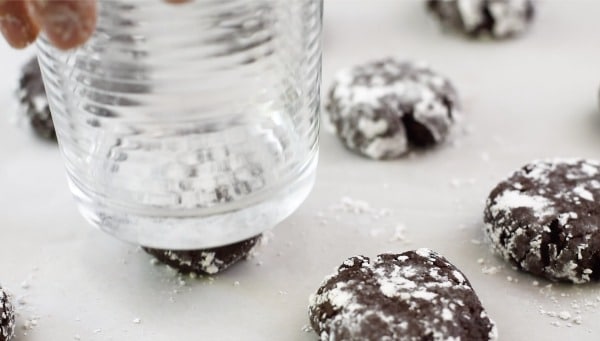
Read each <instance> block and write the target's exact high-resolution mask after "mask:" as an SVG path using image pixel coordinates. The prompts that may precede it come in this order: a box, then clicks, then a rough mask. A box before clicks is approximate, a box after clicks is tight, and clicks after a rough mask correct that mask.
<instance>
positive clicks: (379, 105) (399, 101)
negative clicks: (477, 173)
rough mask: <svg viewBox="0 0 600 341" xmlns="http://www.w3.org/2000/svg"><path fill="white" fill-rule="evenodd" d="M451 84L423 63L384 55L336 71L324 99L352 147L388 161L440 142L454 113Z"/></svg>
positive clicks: (339, 131)
mask: <svg viewBox="0 0 600 341" xmlns="http://www.w3.org/2000/svg"><path fill="white" fill-rule="evenodd" d="M458 106H459V101H458V94H457V91H456V89H455V88H454V86H453V85H452V83H451V82H450V81H449V80H448V79H447V78H445V77H444V76H442V75H440V74H438V73H437V72H435V71H433V70H432V69H431V68H429V67H428V66H427V65H426V64H425V63H413V62H408V61H399V60H396V59H393V58H387V59H383V60H379V61H374V62H371V63H367V64H364V65H359V66H355V67H353V68H350V69H347V70H343V71H341V72H339V73H338V75H337V76H336V78H335V81H334V83H333V85H332V87H331V90H330V91H329V95H328V97H327V99H326V108H327V112H328V113H329V117H330V120H331V122H332V123H333V125H334V126H335V128H336V133H337V135H338V137H339V138H340V139H341V140H342V142H343V143H344V144H345V145H346V146H347V147H348V148H349V149H351V150H354V151H356V152H358V153H360V154H362V155H364V156H367V157H370V158H373V159H391V158H397V157H399V156H402V155H403V154H406V153H407V152H408V151H409V150H411V149H413V148H415V147H416V148H420V147H429V146H432V145H435V144H437V143H439V142H441V141H443V140H444V139H445V138H446V137H447V136H448V135H449V133H450V131H451V127H452V126H453V124H454V123H455V121H456V118H457V115H458Z"/></svg>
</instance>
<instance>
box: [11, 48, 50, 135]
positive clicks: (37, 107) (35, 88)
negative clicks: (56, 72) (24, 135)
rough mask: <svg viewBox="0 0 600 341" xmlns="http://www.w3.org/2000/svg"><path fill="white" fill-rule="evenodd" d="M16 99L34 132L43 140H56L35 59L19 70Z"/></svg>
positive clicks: (40, 73)
mask: <svg viewBox="0 0 600 341" xmlns="http://www.w3.org/2000/svg"><path fill="white" fill-rule="evenodd" d="M21 73H22V75H21V78H20V79H19V88H18V90H17V97H18V100H19V102H20V111H21V112H22V113H23V114H22V115H23V116H26V117H27V119H28V120H29V123H30V124H31V127H32V128H33V130H34V132H35V133H36V134H37V135H38V136H41V137H43V138H46V139H50V140H56V131H55V129H54V123H53V121H52V116H51V115H50V105H49V104H48V98H47V97H46V90H45V89H44V84H43V82H42V71H41V70H40V65H39V64H38V60H37V58H36V57H33V58H31V59H30V60H29V61H28V62H27V64H25V65H24V66H23V69H22V70H21Z"/></svg>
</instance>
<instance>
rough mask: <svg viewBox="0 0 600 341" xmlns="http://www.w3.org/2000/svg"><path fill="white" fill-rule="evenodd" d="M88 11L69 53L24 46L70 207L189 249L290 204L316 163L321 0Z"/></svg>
mask: <svg viewBox="0 0 600 341" xmlns="http://www.w3.org/2000/svg"><path fill="white" fill-rule="evenodd" d="M99 6H100V8H99V18H98V27H97V30H96V33H95V34H94V36H93V37H92V39H91V40H90V41H89V42H88V43H86V44H85V45H84V46H82V47H81V48H78V49H75V50H72V51H67V52H64V51H59V50H57V49H55V48H53V47H52V46H51V45H50V44H49V43H48V41H47V40H46V39H45V38H44V37H41V38H40V40H39V42H38V59H39V61H40V65H41V68H42V73H43V76H44V84H45V86H46V92H47V95H48V99H49V102H50V107H51V111H52V117H53V120H54V123H55V126H56V130H57V135H58V140H59V145H60V148H61V151H62V154H63V157H64V160H65V164H66V169H67V174H68V179H69V185H70V187H71V190H72V192H73V194H74V195H75V198H76V199H77V203H78V206H79V209H80V211H81V212H82V214H83V216H84V217H85V218H86V219H87V220H88V221H89V222H91V224H92V225H94V226H96V227H99V228H100V229H102V230H104V231H106V232H108V233H110V234H113V235H115V236H116V237H118V238H120V239H123V240H126V241H130V242H134V243H137V244H141V245H144V246H149V247H155V248H165V249H199V248H208V247H214V246H220V245H226V244H229V243H233V242H237V241H240V240H243V239H246V238H249V237H252V236H254V235H257V234H260V233H261V232H263V231H264V230H266V229H269V228H272V227H273V226H275V225H276V224H277V223H279V222H280V221H281V220H283V219H284V218H286V217H287V216H289V215H290V214H291V213H292V212H293V211H295V210H296V209H297V208H298V206H299V205H300V204H301V203H302V201H303V200H304V199H305V198H306V196H307V195H308V193H309V192H310V189H311V188H312V185H313V183H314V177H315V168H316V163H317V159H318V131H319V106H320V104H319V87H320V78H321V42H320V40H321V23H322V0H262V1H261V0H229V1H225V0H212V1H210V0H193V1H190V2H188V3H185V4H180V5H170V4H166V3H165V2H164V1H159V0H145V1H134V0H130V1H125V0H114V1H109V0H102V1H100V2H99Z"/></svg>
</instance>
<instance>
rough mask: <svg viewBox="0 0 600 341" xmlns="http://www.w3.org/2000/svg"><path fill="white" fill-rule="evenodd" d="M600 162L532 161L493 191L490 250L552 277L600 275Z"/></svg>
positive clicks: (579, 279)
mask: <svg viewBox="0 0 600 341" xmlns="http://www.w3.org/2000/svg"><path fill="white" fill-rule="evenodd" d="M598 199H600V163H598V162H595V161H589V160H577V159H574V160H551V161H535V162H532V163H530V164H528V165H526V166H524V167H523V168H521V169H520V170H518V171H517V172H515V173H514V174H513V175H511V176H510V177H509V178H508V179H506V180H504V181H502V182H501V183H499V184H498V185H497V186H496V188H494V189H493V190H492V192H491V193H490V195H489V198H488V200H487V204H486V207H485V212H484V221H485V232H486V234H487V236H488V238H489V239H490V241H491V247H492V250H493V251H495V252H496V253H498V254H499V255H501V256H502V257H503V258H505V259H506V260H507V261H509V262H511V263H512V264H514V265H516V266H517V267H518V268H519V269H522V270H524V271H527V272H530V273H532V274H534V275H538V276H543V277H546V278H548V279H550V280H555V281H566V282H573V283H585V282H589V281H592V280H598V279H600V202H599V201H597V200H598Z"/></svg>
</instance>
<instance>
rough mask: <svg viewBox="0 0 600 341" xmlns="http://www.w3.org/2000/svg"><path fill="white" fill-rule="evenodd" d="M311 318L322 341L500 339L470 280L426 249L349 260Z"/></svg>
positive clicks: (314, 299)
mask: <svg viewBox="0 0 600 341" xmlns="http://www.w3.org/2000/svg"><path fill="white" fill-rule="evenodd" d="M309 315H310V321H311V324H312V327H313V328H314V330H315V331H316V332H317V334H318V335H319V337H320V340H322V341H332V340H344V341H358V340H389V341H404V340H407V341H408V340H410V341H413V340H414V341H421V340H431V341H437V340H470V341H479V340H495V339H497V331H496V327H495V325H494V323H493V322H492V321H491V320H490V319H489V318H488V316H487V314H486V312H485V310H484V309H483V307H482V305H481V302H480V301H479V299H478V298H477V295H476V294H475V292H474V290H473V288H472V287H471V284H470V283H469V281H468V280H467V278H466V277H465V276H464V275H463V274H462V272H461V271H460V270H458V269H457V268H456V267H455V266H454V265H452V264H451V263H450V262H448V261H447V260H446V259H445V258H444V257H442V256H440V255H439V254H437V253H435V252H433V251H431V250H428V249H419V250H416V251H408V252H404V253H401V254H382V255H379V256H377V258H376V259H375V260H373V261H372V260H370V259H369V258H367V257H363V256H358V257H352V258H349V259H347V260H346V261H345V262H344V263H343V264H342V265H341V266H340V267H339V268H338V269H337V271H336V272H335V273H334V274H333V275H331V276H330V277H329V278H327V279H326V280H325V281H324V282H323V284H322V285H321V287H320V288H319V289H318V291H317V293H316V294H315V295H312V296H311V298H310V307H309Z"/></svg>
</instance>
